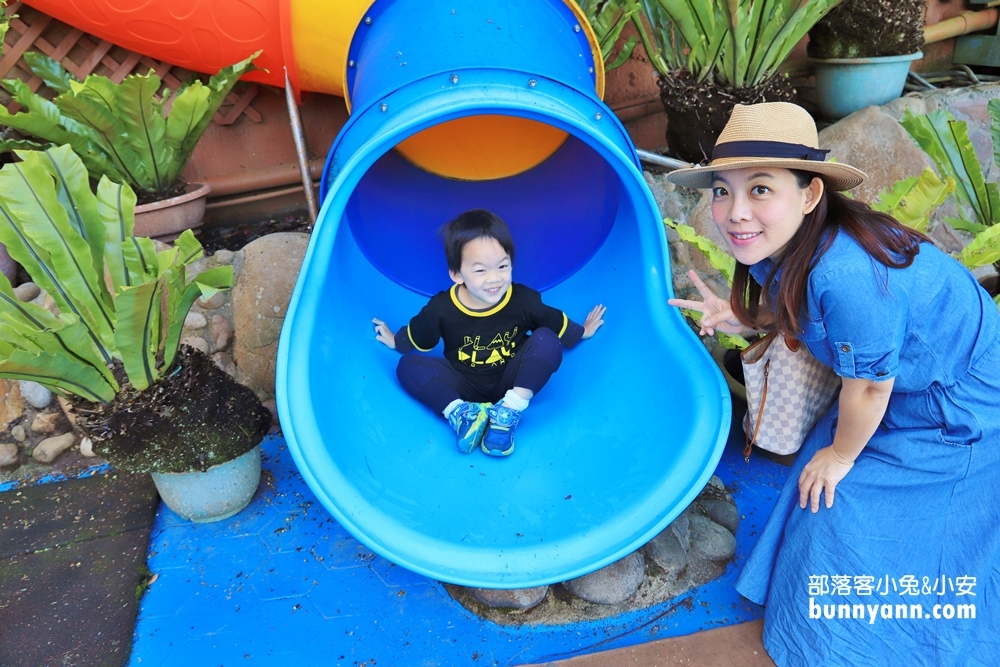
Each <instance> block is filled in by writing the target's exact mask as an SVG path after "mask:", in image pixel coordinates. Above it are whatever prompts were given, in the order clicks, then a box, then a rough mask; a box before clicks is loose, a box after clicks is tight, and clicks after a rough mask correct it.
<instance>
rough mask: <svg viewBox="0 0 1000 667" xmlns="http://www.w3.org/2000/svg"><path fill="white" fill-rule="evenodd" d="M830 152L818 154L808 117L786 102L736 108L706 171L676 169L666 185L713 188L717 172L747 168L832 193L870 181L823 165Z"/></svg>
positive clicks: (834, 164)
mask: <svg viewBox="0 0 1000 667" xmlns="http://www.w3.org/2000/svg"><path fill="white" fill-rule="evenodd" d="M828 152H829V151H828V150H823V149H821V148H819V137H818V136H817V134H816V124H815V123H814V122H813V119H812V116H810V115H809V113H808V112H807V111H806V110H805V109H803V108H802V107H800V106H798V105H795V104H790V103H788V102H764V103H762V104H751V105H743V104H737V105H736V106H735V108H733V114H732V115H731V116H730V117H729V122H728V123H726V127H725V128H724V129H723V130H722V134H720V135H719V138H718V140H716V142H715V149H714V150H713V151H712V161H711V162H710V163H709V164H708V165H707V166H704V167H691V168H688V169H678V170H677V171H674V172H671V173H669V174H667V180H669V181H670V182H671V183H676V184H677V185H684V186H687V187H689V188H710V187H712V174H713V173H715V172H717V171H728V170H730V169H744V168H746V167H781V168H783V169H800V170H802V171H808V172H812V173H816V174H820V175H822V176H823V177H824V180H825V181H826V183H827V185H828V186H829V187H830V189H832V190H838V191H839V190H850V189H851V188H853V187H856V186H858V185H861V184H862V183H864V182H865V181H866V180H867V179H868V176H867V175H866V174H865V173H864V172H863V171H861V170H860V169H855V168H854V167H852V166H850V165H846V164H840V163H837V162H824V160H826V154H827V153H828Z"/></svg>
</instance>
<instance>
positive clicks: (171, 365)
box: [0, 146, 271, 521]
mask: <svg viewBox="0 0 1000 667" xmlns="http://www.w3.org/2000/svg"><path fill="white" fill-rule="evenodd" d="M17 155H18V157H20V158H21V160H22V161H21V162H16V163H12V164H8V165H6V166H4V167H3V168H2V169H0V242H3V243H4V244H6V245H7V248H8V249H9V251H10V254H11V256H13V257H14V259H16V260H17V261H18V262H19V263H20V264H21V266H23V267H24V268H25V270H26V271H27V272H28V273H29V274H30V275H31V277H32V279H33V280H34V281H35V282H36V283H37V284H38V285H39V287H41V288H42V289H44V290H45V291H46V292H47V293H48V294H49V295H50V296H51V297H52V299H53V300H54V302H55V305H56V308H57V309H58V313H57V314H54V313H52V312H49V311H48V310H46V309H44V308H42V307H40V306H36V305H34V304H31V303H22V302H20V301H18V300H17V299H16V298H15V297H14V293H13V290H12V289H11V285H10V283H9V282H8V281H7V279H6V278H0V377H3V378H12V379H18V380H34V381H35V382H38V383H40V384H43V385H46V386H48V387H49V388H50V389H52V390H53V391H55V392H56V393H58V394H60V395H62V396H64V397H67V398H72V399H73V400H74V401H75V406H76V411H77V413H78V419H77V424H78V425H79V426H80V427H81V429H82V430H83V431H84V432H85V433H86V434H87V436H88V437H90V438H91V440H92V441H93V449H94V452H95V453H97V454H98V455H100V456H103V457H104V458H106V459H108V460H109V461H110V462H111V463H112V464H113V465H115V466H116V467H119V468H121V469H124V470H128V471H131V472H152V473H155V474H154V477H153V479H154V481H155V482H156V484H157V487H158V488H160V489H162V491H161V496H162V497H163V498H164V500H165V502H167V504H168V506H170V507H171V509H174V510H175V511H177V512H178V513H180V514H182V516H185V517H187V518H190V519H192V520H194V521H210V520H215V519H219V518H224V516H226V515H231V514H233V513H235V512H236V511H239V509H241V508H242V507H243V506H245V505H246V504H247V503H248V502H249V500H250V497H251V496H252V495H253V491H254V490H255V489H256V486H257V481H258V480H259V476H260V464H259V448H258V445H259V443H260V441H261V440H262V439H263V436H264V434H265V433H266V432H267V430H268V428H269V426H270V421H271V418H270V413H269V412H268V411H267V410H266V409H265V408H264V407H263V406H262V405H261V403H260V401H259V400H258V399H257V396H256V395H255V394H254V393H253V392H252V391H251V390H250V389H249V388H247V387H244V386H243V385H240V384H238V383H237V382H236V381H235V380H233V379H232V378H230V377H229V375H227V374H226V373H224V372H222V371H220V370H219V369H217V368H215V366H214V364H213V363H212V362H211V361H210V360H209V359H208V358H207V357H205V356H204V355H202V354H201V353H200V352H198V351H196V350H193V349H190V348H183V349H181V351H180V352H178V341H179V340H180V336H181V332H182V329H183V325H184V318H185V317H186V315H187V312H188V310H189V309H190V307H191V304H192V303H193V302H194V300H195V299H196V298H198V297H199V296H204V297H210V296H211V295H212V294H214V293H215V292H217V291H218V290H220V289H225V288H228V287H230V286H231V284H232V267H230V266H221V267H218V268H214V269H210V270H207V271H204V272H202V273H200V274H198V275H197V276H194V277H193V278H189V277H188V276H187V275H186V271H187V270H186V269H185V267H187V266H188V265H190V264H191V262H193V261H194V260H196V259H198V258H199V257H201V255H202V248H201V244H199V243H198V241H197V240H196V239H195V238H194V234H193V233H192V232H191V231H190V230H188V231H185V232H184V233H183V234H181V235H180V236H179V237H178V238H177V240H176V242H175V243H174V245H173V246H172V247H168V248H167V249H165V250H160V251H159V252H157V250H156V245H155V243H154V241H153V240H152V239H149V238H138V237H135V236H134V235H133V233H132V226H133V209H134V206H135V195H134V194H133V193H132V190H131V189H130V188H129V187H128V186H127V185H124V184H119V183H114V182H112V181H111V180H110V179H109V178H108V177H107V176H102V177H101V179H100V183H99V184H98V187H97V193H96V195H95V194H94V193H93V192H92V191H91V189H90V179H89V175H88V173H87V170H86V169H85V168H84V165H83V163H82V161H81V159H80V158H79V157H78V156H76V155H75V154H74V153H73V151H72V150H71V149H70V148H69V146H59V147H55V148H50V149H47V150H45V151H18V152H17ZM74 397H75V398H74ZM242 457H245V458H246V459H249V460H248V461H245V463H244V464H243V465H241V464H237V465H236V466H235V467H237V468H245V467H249V469H250V473H246V472H244V473H243V475H242V477H243V478H244V479H243V480H242V482H243V483H242V484H241V486H240V493H239V494H238V497H236V498H234V499H232V500H229V501H226V502H224V503H219V502H218V501H217V499H216V498H213V497H209V498H208V500H209V501H210V503H209V506H208V507H207V508H197V507H195V508H191V507H188V506H185V507H179V506H176V505H174V504H173V503H172V498H173V494H172V493H171V492H170V491H169V490H167V489H165V488H164V486H163V484H162V483H161V482H162V481H163V479H164V478H169V477H171V476H172V475H171V474H173V473H185V474H188V473H191V474H193V475H194V476H195V477H196V478H198V476H199V475H205V482H207V483H209V484H214V486H212V487H211V492H210V496H211V494H218V493H221V492H222V487H226V488H227V489H228V486H229V482H227V483H226V484H223V485H219V484H217V483H216V480H215V478H216V477H218V476H219V474H218V473H217V470H219V468H217V469H216V470H212V468H213V466H220V468H222V467H225V466H223V465H222V464H227V463H229V462H231V461H233V460H235V459H238V458H242ZM206 473H207V474H206ZM223 475H225V472H223ZM194 484H195V485H196V486H197V485H202V484H204V482H199V481H197V480H196V481H195V482H194ZM187 493H191V491H188V492H187ZM185 500H190V498H185Z"/></svg>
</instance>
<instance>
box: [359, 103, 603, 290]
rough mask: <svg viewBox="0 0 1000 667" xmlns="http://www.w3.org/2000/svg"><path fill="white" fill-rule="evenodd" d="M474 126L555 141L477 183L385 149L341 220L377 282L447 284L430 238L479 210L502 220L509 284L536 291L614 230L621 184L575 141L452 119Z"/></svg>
mask: <svg viewBox="0 0 1000 667" xmlns="http://www.w3.org/2000/svg"><path fill="white" fill-rule="evenodd" d="M481 118H487V119H493V118H505V119H513V120H524V121H525V122H528V123H531V124H533V125H539V126H544V127H546V128H549V129H551V130H554V131H556V132H559V133H561V134H562V136H563V137H564V139H563V140H562V141H561V143H560V144H559V146H558V147H557V148H556V150H555V152H554V153H553V154H552V155H550V156H549V157H548V158H546V159H544V160H543V161H542V162H541V163H539V164H538V165H536V166H535V167H533V168H531V169H529V170H527V171H523V172H520V173H517V174H514V175H511V176H508V177H505V178H494V179H490V180H481V181H469V180H458V179H453V178H446V177H443V176H441V175H439V174H436V173H433V172H431V171H427V170H424V169H421V168H420V167H419V166H418V165H416V164H413V163H412V162H410V161H409V160H406V159H405V158H404V157H403V156H402V155H401V154H400V153H399V152H397V151H389V152H387V153H385V154H384V155H382V156H381V157H380V158H379V159H378V160H377V161H376V162H375V163H374V165H373V166H372V167H371V168H370V169H369V170H368V171H367V172H366V173H365V174H364V176H362V178H361V179H360V181H359V183H358V185H357V187H356V188H355V190H354V192H353V194H352V195H351V197H350V200H349V201H348V203H347V207H346V216H345V217H346V220H347V222H348V224H349V225H350V228H351V232H352V233H353V235H354V238H355V239H356V242H357V244H358V247H359V248H360V251H361V252H362V253H363V254H364V255H365V257H366V258H367V259H368V260H369V261H370V262H371V263H372V264H373V265H374V266H375V267H376V268H377V269H378V270H379V271H380V272H382V273H383V274H384V275H386V276H387V277H389V278H390V279H391V280H393V281H394V282H396V283H398V284H400V285H403V286H405V287H407V288H409V289H411V290H413V291H415V292H417V293H419V294H423V295H431V294H434V293H436V292H438V291H440V290H441V289H444V288H446V287H447V286H448V285H450V281H449V279H448V274H447V269H446V267H445V261H444V250H443V249H442V243H441V239H440V237H439V236H438V230H439V229H440V228H441V226H442V225H444V224H445V223H447V222H448V221H449V220H451V219H453V218H455V217H456V216H457V215H459V214H460V213H462V212H463V211H466V210H469V209H473V208H486V209H489V210H491V211H493V212H494V213H496V214H497V215H499V216H500V217H501V218H503V219H504V221H505V222H507V224H508V225H509V226H510V228H511V232H512V234H513V237H514V243H515V246H516V250H517V253H516V257H515V264H514V266H515V269H516V274H515V276H516V278H515V279H516V280H518V281H519V282H524V283H526V284H528V285H531V286H532V287H534V288H535V289H538V290H540V291H544V290H546V289H549V288H550V287H552V286H554V285H557V284H559V283H560V282H562V281H563V280H565V279H566V278H568V277H569V276H571V275H572V274H573V273H575V272H576V271H577V270H579V269H580V267H581V266H582V265H583V264H584V263H585V262H586V261H587V260H588V259H590V258H591V257H592V256H593V255H594V254H595V253H596V252H597V250H598V248H600V246H601V245H602V244H603V243H604V241H605V239H606V238H607V236H608V234H609V232H610V230H611V227H612V225H613V224H614V220H615V216H616V214H617V209H618V204H619V201H620V199H621V196H622V182H621V179H620V178H619V176H618V174H616V172H615V170H614V168H613V167H612V166H611V165H610V164H609V163H608V162H607V160H605V159H604V157H602V156H601V155H600V154H599V153H598V152H597V151H595V150H594V149H593V148H591V147H590V146H588V144H587V143H586V142H585V141H584V140H582V139H580V138H579V137H576V136H571V135H567V134H566V133H565V132H564V131H563V130H561V129H559V128H556V127H553V126H550V125H546V124H544V123H541V122H538V121H532V120H529V119H521V118H518V117H516V116H497V115H495V114H493V115H488V116H484V115H472V116H467V117H463V118H461V119H459V121H462V120H466V119H470V120H477V119H481ZM459 121H454V120H453V121H450V122H447V123H444V124H442V125H439V126H434V127H432V128H430V130H431V131H434V130H436V129H437V128H439V127H442V126H445V125H448V126H451V125H454V124H455V123H456V122H459ZM427 132H428V130H424V131H423V132H421V133H420V134H418V135H416V136H417V137H420V136H422V135H425V134H427ZM410 140H411V139H407V140H405V141H403V142H402V144H403V145H405V144H407V143H408V142H409V141H410ZM488 150H489V149H487V151H486V152H488ZM472 157H475V156H472Z"/></svg>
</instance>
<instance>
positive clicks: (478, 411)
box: [448, 401, 491, 454]
mask: <svg viewBox="0 0 1000 667" xmlns="http://www.w3.org/2000/svg"><path fill="white" fill-rule="evenodd" d="M490 405H491V404H490V403H469V402H468V401H466V402H465V403H462V404H461V405H460V406H458V407H457V408H455V409H454V410H452V411H451V414H450V415H448V423H449V424H451V426H452V428H454V429H455V433H457V434H458V441H457V444H458V451H460V452H462V453H463V454H471V453H472V450H473V449H475V448H476V446H477V445H478V444H479V443H480V441H481V440H482V439H483V433H484V432H485V431H486V423H487V415H486V408H488V407H490Z"/></svg>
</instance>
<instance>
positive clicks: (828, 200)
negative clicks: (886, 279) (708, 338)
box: [729, 170, 930, 336]
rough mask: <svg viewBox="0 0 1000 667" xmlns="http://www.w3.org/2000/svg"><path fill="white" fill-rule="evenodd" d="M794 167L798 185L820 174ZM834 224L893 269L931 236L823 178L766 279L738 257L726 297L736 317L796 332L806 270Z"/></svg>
mask: <svg viewBox="0 0 1000 667" xmlns="http://www.w3.org/2000/svg"><path fill="white" fill-rule="evenodd" d="M792 173H793V174H795V178H796V180H797V181H798V186H799V187H800V188H805V187H808V185H809V183H810V182H812V179H813V178H814V177H816V178H822V177H821V176H819V175H818V174H812V173H810V172H806V171H799V170H792ZM837 229H841V230H843V231H845V232H846V233H848V234H850V235H851V237H852V238H853V239H854V240H855V241H857V242H858V244H859V245H860V246H861V247H862V248H864V249H865V251H866V252H867V253H868V254H869V255H871V257H872V258H873V259H875V260H877V261H879V262H880V263H882V264H884V265H886V266H888V267H892V268H894V269H902V268H905V267H907V266H909V265H910V264H912V263H913V258H914V257H916V256H917V253H919V252H920V243H921V242H923V241H930V239H929V238H928V237H927V236H925V235H923V234H921V233H920V232H918V231H916V230H915V229H912V228H910V227H907V226H906V225H903V224H902V223H900V222H899V221H897V220H896V219H895V218H893V217H892V216H891V215H887V214H885V213H879V212H878V211H874V210H872V208H871V207H870V206H868V205H867V204H863V203H861V202H857V201H854V200H853V199H849V198H847V197H845V196H844V195H842V194H840V193H839V192H833V191H832V190H830V187H829V186H828V185H827V184H826V182H824V188H823V195H822V197H820V201H819V203H818V204H817V205H816V208H814V209H813V210H812V211H811V212H810V213H808V214H807V215H806V216H805V218H804V219H803V221H802V225H801V226H800V227H799V229H798V231H797V232H796V233H795V235H794V236H793V237H792V240H791V241H790V242H789V244H788V250H787V251H786V252H785V256H784V257H783V258H782V259H781V262H780V263H779V264H776V265H775V268H774V270H772V271H771V273H770V275H768V276H767V279H766V280H764V285H758V284H757V281H755V280H754V279H753V278H752V277H751V276H750V267H748V266H747V265H746V264H740V263H739V262H737V263H736V271H735V273H734V275H733V291H732V293H731V294H730V297H729V301H730V304H731V305H732V308H733V313H734V314H735V315H736V317H737V318H738V319H739V320H740V322H742V323H743V324H745V325H747V326H749V327H752V328H754V329H757V330H761V331H777V332H778V333H780V334H782V335H785V336H797V335H798V334H799V333H800V332H801V331H802V327H801V325H800V322H799V319H800V316H801V315H802V307H803V305H804V303H805V297H806V286H807V283H808V280H809V273H810V272H811V271H812V270H813V268H814V267H815V266H816V263H817V262H818V261H819V258H820V257H822V256H823V253H825V252H826V251H827V250H829V248H830V245H831V244H832V243H833V240H834V238H835V237H836V234H834V233H830V234H826V231H827V230H830V231H831V232H834V231H836V230H837ZM779 266H780V267H783V268H782V276H781V282H780V283H779V285H778V294H777V297H776V298H775V299H774V302H773V303H772V301H771V299H770V297H769V296H768V295H769V294H770V285H771V283H772V282H773V281H774V276H775V273H776V271H777V269H778V267H779Z"/></svg>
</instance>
